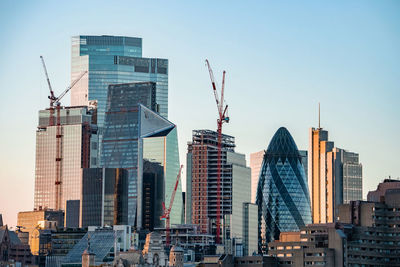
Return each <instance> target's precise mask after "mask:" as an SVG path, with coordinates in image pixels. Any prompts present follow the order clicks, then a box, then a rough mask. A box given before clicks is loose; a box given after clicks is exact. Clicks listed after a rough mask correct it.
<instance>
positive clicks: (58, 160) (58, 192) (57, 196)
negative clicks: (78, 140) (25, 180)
mask: <svg viewBox="0 0 400 267" xmlns="http://www.w3.org/2000/svg"><path fill="white" fill-rule="evenodd" d="M40 59H41V61H42V65H43V69H44V73H45V75H46V81H47V85H48V87H49V91H50V95H49V96H48V98H49V99H50V108H49V110H50V116H49V126H54V111H55V110H56V111H57V120H56V125H57V128H56V159H55V162H56V177H55V183H54V184H55V202H56V203H55V209H56V210H60V209H61V194H62V190H61V184H62V175H61V174H62V165H61V161H62V137H63V134H62V127H61V116H60V110H61V102H60V100H61V99H62V98H63V97H64V96H65V95H66V94H67V93H68V92H69V90H71V89H72V88H73V87H74V86H75V85H76V84H77V83H78V82H79V81H80V80H81V79H82V77H83V76H84V75H85V74H86V73H87V71H84V72H82V73H81V74H80V75H79V76H78V78H77V79H75V80H74V81H73V82H72V83H71V85H70V86H68V87H67V89H65V90H64V92H62V93H61V94H60V95H59V96H58V97H56V96H55V95H54V91H53V88H52V87H51V83H50V79H49V75H48V73H47V68H46V64H45V62H44V58H43V56H40ZM54 106H55V107H54Z"/></svg>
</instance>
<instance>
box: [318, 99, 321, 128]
mask: <svg viewBox="0 0 400 267" xmlns="http://www.w3.org/2000/svg"><path fill="white" fill-rule="evenodd" d="M318 129H321V105H320V103H319V102H318Z"/></svg>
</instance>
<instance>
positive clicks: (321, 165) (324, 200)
mask: <svg viewBox="0 0 400 267" xmlns="http://www.w3.org/2000/svg"><path fill="white" fill-rule="evenodd" d="M309 144H310V145H309V149H308V187H309V189H310V199H311V214H312V219H313V223H326V222H333V211H334V207H333V201H332V200H333V193H334V192H333V191H331V190H329V191H327V187H332V186H333V185H332V181H328V180H327V177H326V173H327V161H326V158H327V153H328V152H330V151H332V149H333V147H334V143H333V142H330V141H328V131H325V130H323V129H322V128H317V129H314V128H311V129H310V139H309Z"/></svg>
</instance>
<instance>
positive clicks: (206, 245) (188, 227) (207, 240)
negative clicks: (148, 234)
mask: <svg viewBox="0 0 400 267" xmlns="http://www.w3.org/2000/svg"><path fill="white" fill-rule="evenodd" d="M165 230H166V229H165V228H155V229H154V232H157V233H158V234H160V235H161V239H162V242H163V246H164V245H165V243H166V237H165ZM170 238H171V244H176V245H178V246H179V247H181V248H183V249H184V251H185V255H188V256H189V258H190V260H189V261H192V262H199V261H201V260H203V257H204V255H213V254H215V240H214V236H213V235H211V234H204V233H201V232H200V231H199V227H198V225H194V224H182V225H172V226H171V228H170Z"/></svg>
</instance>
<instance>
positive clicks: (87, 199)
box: [66, 168, 128, 227]
mask: <svg viewBox="0 0 400 267" xmlns="http://www.w3.org/2000/svg"><path fill="white" fill-rule="evenodd" d="M82 179H83V181H82V199H81V205H80V212H79V213H80V216H79V221H80V223H79V227H88V226H105V225H108V226H112V225H126V224H127V222H128V207H127V206H128V171H127V170H124V169H108V168H107V169H106V168H90V169H83V178H82ZM68 216H69V214H68V213H66V217H68Z"/></svg>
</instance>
